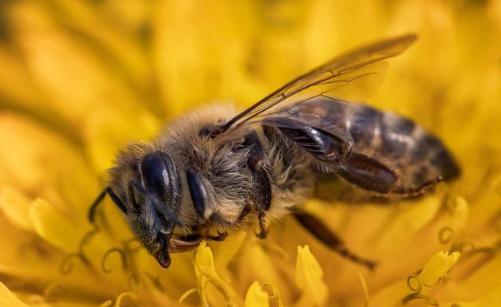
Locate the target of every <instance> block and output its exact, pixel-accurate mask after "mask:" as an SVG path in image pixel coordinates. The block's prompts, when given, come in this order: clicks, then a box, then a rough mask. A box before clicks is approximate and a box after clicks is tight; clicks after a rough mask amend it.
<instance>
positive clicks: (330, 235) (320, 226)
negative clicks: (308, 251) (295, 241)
mask: <svg viewBox="0 0 501 307" xmlns="http://www.w3.org/2000/svg"><path fill="white" fill-rule="evenodd" d="M292 214H293V216H294V218H295V219H296V220H297V221H298V222H299V224H301V226H303V227H304V228H306V230H308V231H309V232H310V233H311V234H312V235H313V236H314V237H315V238H317V239H318V240H319V241H321V242H322V243H323V244H324V245H325V246H327V247H328V248H329V249H331V250H333V251H335V252H336V253H338V254H339V255H341V256H342V257H345V258H347V259H350V260H351V261H353V262H356V263H358V264H361V265H364V266H366V267H367V268H368V269H369V270H373V269H374V268H375V267H376V265H377V263H376V262H375V261H374V260H370V259H366V258H363V257H361V256H358V255H356V254H354V253H353V252H351V251H350V250H349V249H348V248H347V247H346V246H345V245H344V243H343V241H342V240H341V238H339V236H338V235H336V234H335V233H334V232H333V231H332V230H330V229H329V228H328V227H327V225H325V224H324V223H323V222H322V221H321V220H320V219H318V218H316V217H315V216H313V215H311V214H309V213H307V212H305V211H303V210H300V209H295V210H294V211H293V212H292Z"/></svg>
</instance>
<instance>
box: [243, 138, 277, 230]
mask: <svg viewBox="0 0 501 307" xmlns="http://www.w3.org/2000/svg"><path fill="white" fill-rule="evenodd" d="M243 145H244V146H247V147H248V148H249V158H248V160H247V166H248V167H249V169H250V171H251V172H252V177H253V179H254V189H253V190H252V192H251V195H250V200H251V203H252V204H253V205H254V209H255V210H256V211H257V213H258V222H259V232H258V233H257V234H256V235H257V237H258V238H260V239H264V238H266V237H267V235H268V227H267V225H266V211H268V209H270V206H271V182H270V178H269V176H268V173H267V171H266V169H265V164H266V157H265V155H264V150H263V147H262V145H261V143H260V142H259V138H258V136H257V134H256V132H252V133H250V134H249V135H247V136H246V138H245V141H244V144H243Z"/></svg>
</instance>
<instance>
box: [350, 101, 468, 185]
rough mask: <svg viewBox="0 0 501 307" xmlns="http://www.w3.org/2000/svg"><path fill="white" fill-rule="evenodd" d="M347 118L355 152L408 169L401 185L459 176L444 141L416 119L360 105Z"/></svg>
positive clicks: (354, 105)
mask: <svg viewBox="0 0 501 307" xmlns="http://www.w3.org/2000/svg"><path fill="white" fill-rule="evenodd" d="M345 118H346V127H347V128H348V129H349V132H350V134H351V136H352V138H353V141H354V151H355V152H359V153H363V154H366V155H367V156H370V157H373V158H376V159H378V160H380V161H384V162H386V163H387V164H389V165H394V166H395V167H396V168H397V169H401V170H405V172H406V174H405V176H404V174H400V175H401V176H400V177H401V183H400V184H401V185H404V186H414V187H417V186H420V185H423V184H425V183H427V182H429V181H432V180H437V181H440V180H447V179H452V178H454V177H457V176H458V175H459V172H460V170H459V167H458V165H457V164H456V162H455V160H454V158H453V157H452V155H451V154H450V153H449V151H448V150H447V149H446V147H445V146H444V144H443V143H442V141H440V139H438V138H437V137H436V136H434V135H433V134H431V133H429V132H427V131H425V130H424V129H423V128H422V127H420V126H419V125H417V124H415V123H414V122H413V121H412V120H410V119H408V118H406V117H403V116H399V115H396V114H393V113H390V112H381V111H378V110H376V109H374V108H372V107H370V106H365V105H357V104H348V105H347V109H346V114H345Z"/></svg>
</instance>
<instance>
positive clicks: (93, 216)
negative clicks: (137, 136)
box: [87, 186, 127, 224]
mask: <svg viewBox="0 0 501 307" xmlns="http://www.w3.org/2000/svg"><path fill="white" fill-rule="evenodd" d="M106 195H109V196H110V198H111V200H113V202H114V203H115V205H116V206H117V207H118V208H119V209H120V210H121V211H122V212H123V213H127V208H126V207H125V205H124V204H123V203H122V201H121V200H120V198H119V197H118V196H117V194H115V192H114V191H113V190H112V189H111V187H109V186H108V187H106V188H104V189H103V191H101V193H99V195H98V196H97V198H96V200H94V202H92V205H91V206H90V208H89V211H88V213H87V218H88V220H89V222H90V223H91V224H95V220H96V212H97V209H98V207H99V205H100V204H101V203H102V202H103V200H104V197H105V196H106Z"/></svg>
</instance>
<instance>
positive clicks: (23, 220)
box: [0, 186, 34, 232]
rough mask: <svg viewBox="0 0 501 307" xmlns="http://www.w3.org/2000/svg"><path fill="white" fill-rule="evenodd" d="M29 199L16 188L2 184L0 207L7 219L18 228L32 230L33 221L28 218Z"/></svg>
mask: <svg viewBox="0 0 501 307" xmlns="http://www.w3.org/2000/svg"><path fill="white" fill-rule="evenodd" d="M30 208H31V202H30V200H29V199H28V198H27V197H26V196H25V195H23V194H22V193H20V192H19V191H18V190H16V189H14V188H12V187H10V186H3V187H2V188H1V189H0V209H1V210H2V211H3V213H4V214H5V216H6V217H7V218H8V219H9V221H10V222H11V223H12V224H14V225H15V226H17V227H19V228H20V229H23V230H26V231H30V232H32V231H33V230H34V228H33V223H32V221H31V219H30V215H29V211H30Z"/></svg>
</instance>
